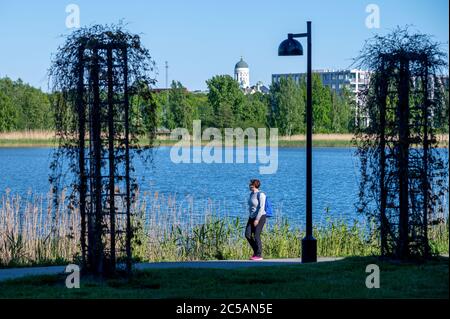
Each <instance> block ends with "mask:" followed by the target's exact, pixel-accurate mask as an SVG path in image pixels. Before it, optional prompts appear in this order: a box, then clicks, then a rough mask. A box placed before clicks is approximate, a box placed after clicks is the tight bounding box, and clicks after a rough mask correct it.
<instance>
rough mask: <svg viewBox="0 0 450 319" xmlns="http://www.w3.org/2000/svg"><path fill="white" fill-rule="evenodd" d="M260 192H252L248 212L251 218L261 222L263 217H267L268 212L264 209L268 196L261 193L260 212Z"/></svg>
mask: <svg viewBox="0 0 450 319" xmlns="http://www.w3.org/2000/svg"><path fill="white" fill-rule="evenodd" d="M258 192H259V191H256V192H251V193H250V196H249V198H248V211H249V214H250V216H249V217H250V218H255V219H256V220H259V219H260V218H261V216H262V215H265V214H266V212H265V210H264V207H265V206H266V194H264V193H263V192H259V193H260V195H259V201H260V205H259V210H257V208H258V195H257V193H258Z"/></svg>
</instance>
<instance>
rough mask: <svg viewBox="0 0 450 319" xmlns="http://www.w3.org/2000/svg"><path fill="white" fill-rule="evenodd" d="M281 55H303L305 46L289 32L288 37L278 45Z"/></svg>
mask: <svg viewBox="0 0 450 319" xmlns="http://www.w3.org/2000/svg"><path fill="white" fill-rule="evenodd" d="M278 55H279V56H294V55H303V47H302V45H301V43H300V42H298V41H297V40H295V39H294V37H293V35H292V34H291V33H289V34H288V38H287V39H286V40H284V41H283V42H281V43H280V46H279V47H278Z"/></svg>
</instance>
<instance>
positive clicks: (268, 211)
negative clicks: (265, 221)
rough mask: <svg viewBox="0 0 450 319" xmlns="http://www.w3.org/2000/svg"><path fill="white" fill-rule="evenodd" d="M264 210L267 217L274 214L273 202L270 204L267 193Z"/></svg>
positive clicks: (257, 194)
mask: <svg viewBox="0 0 450 319" xmlns="http://www.w3.org/2000/svg"><path fill="white" fill-rule="evenodd" d="M259 193H260V192H258V193H256V197H257V198H258V209H257V210H259V203H260V201H259ZM264 211H265V212H266V217H272V216H273V209H272V204H270V201H269V198H268V197H267V195H266V203H265V205H264Z"/></svg>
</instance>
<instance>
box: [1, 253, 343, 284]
mask: <svg viewBox="0 0 450 319" xmlns="http://www.w3.org/2000/svg"><path fill="white" fill-rule="evenodd" d="M340 259H342V258H334V257H319V258H318V260H317V261H318V262H329V261H335V260H340ZM298 264H301V259H300V258H286V259H265V260H260V261H252V260H211V261H181V262H155V263H138V264H135V265H134V266H135V268H136V269H139V270H143V269H169V268H216V269H236V268H246V267H261V266H263V267H264V266H266V267H267V266H284V265H298ZM64 269H65V266H49V267H27V268H25V267H24V268H7V269H0V281H4V280H10V279H15V278H20V277H26V276H37V275H56V274H62V273H64Z"/></svg>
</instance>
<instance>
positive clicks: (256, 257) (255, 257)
mask: <svg viewBox="0 0 450 319" xmlns="http://www.w3.org/2000/svg"><path fill="white" fill-rule="evenodd" d="M250 259H251V260H263V258H262V257H259V256H252V258H250Z"/></svg>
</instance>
